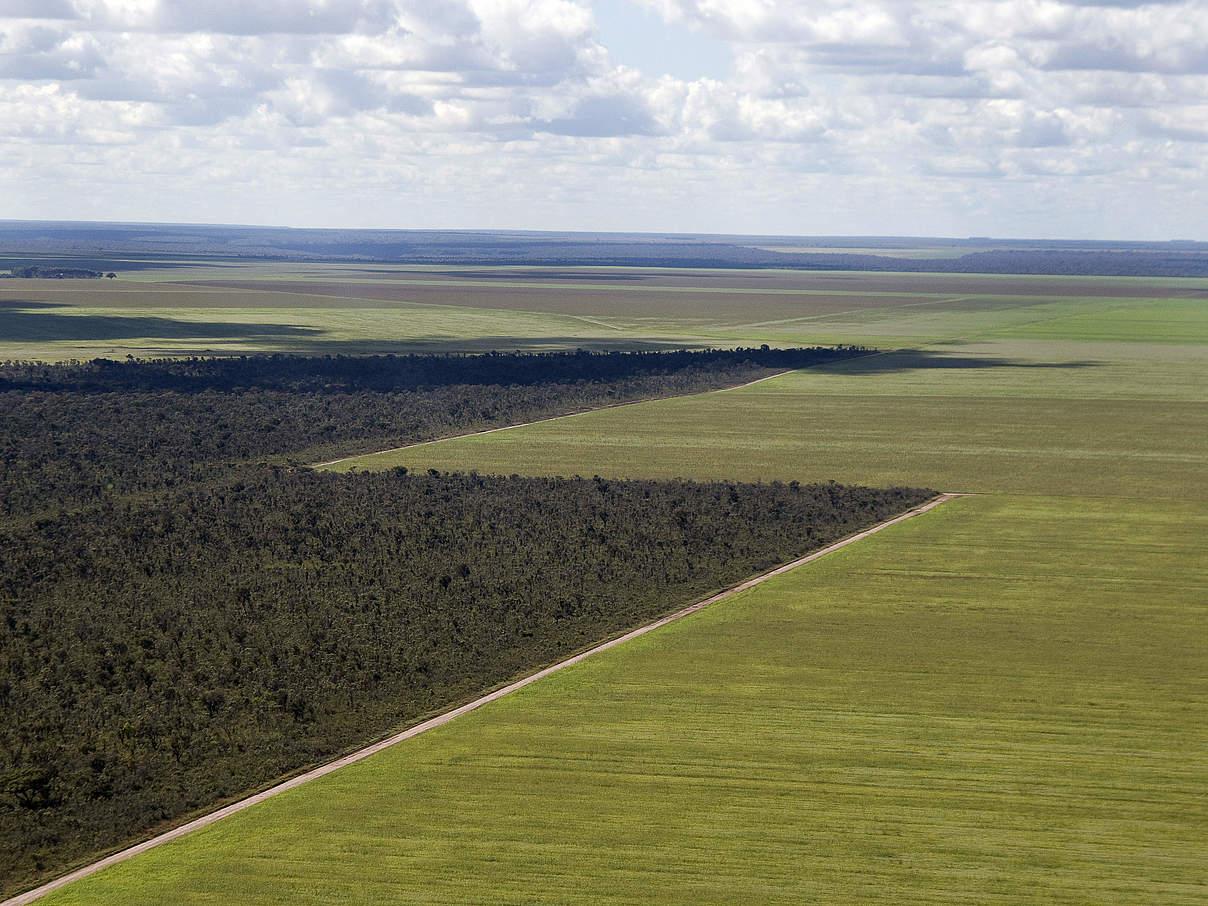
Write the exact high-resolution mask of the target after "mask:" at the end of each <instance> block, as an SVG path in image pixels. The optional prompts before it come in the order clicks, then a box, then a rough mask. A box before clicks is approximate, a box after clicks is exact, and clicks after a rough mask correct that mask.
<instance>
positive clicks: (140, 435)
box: [0, 347, 931, 892]
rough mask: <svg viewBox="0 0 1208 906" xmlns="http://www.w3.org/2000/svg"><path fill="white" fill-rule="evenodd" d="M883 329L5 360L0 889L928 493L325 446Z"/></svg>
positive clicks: (733, 369) (759, 371)
mask: <svg viewBox="0 0 1208 906" xmlns="http://www.w3.org/2000/svg"><path fill="white" fill-rule="evenodd" d="M867 352H868V350H864V349H855V348H843V349H790V350H776V349H768V348H767V347H763V348H760V349H740V350H707V351H697V352H684V351H679V352H669V353H603V354H593V353H587V352H579V353H564V354H531V355H521V354H515V355H513V354H506V355H505V354H490V355H482V356H377V357H361V358H357V357H323V358H304V357H297V356H259V357H255V356H253V357H242V358H220V359H219V358H194V359H184V360H169V359H164V360H155V361H138V360H129V361H125V362H113V361H107V360H103V359H98V360H94V361H91V362H69V363H65V364H59V365H46V364H41V363H12V362H10V363H5V364H3V365H0V615H2V618H0V892H11V891H15V890H18V889H20V888H22V887H24V886H27V885H28V884H29V883H30V882H32V881H33V880H35V879H37V878H39V877H43V876H46V875H48V874H54V873H55V872H56V871H61V870H63V869H64V868H66V867H67V866H69V865H71V864H72V863H73V862H75V861H78V860H80V859H83V858H86V857H88V856H90V855H92V854H95V853H97V852H100V851H103V850H104V849H106V848H108V847H112V846H114V845H116V844H118V843H120V842H122V841H124V840H128V839H130V838H131V837H133V836H137V835H139V834H142V833H146V832H148V831H149V830H151V829H152V828H154V827H155V826H157V825H158V824H161V823H162V822H170V821H172V820H174V819H177V818H180V817H182V816H185V815H187V814H190V813H191V812H194V811H197V810H204V809H205V808H206V807H208V806H212V805H214V804H215V803H217V802H219V801H221V800H223V799H224V798H227V797H235V796H239V795H241V794H243V793H246V792H248V791H250V790H253V789H255V788H257V787H260V786H263V785H265V784H268V783H270V782H272V781H273V780H274V779H276V778H278V777H280V776H282V775H283V774H287V773H289V772H292V771H296V770H300V769H302V768H304V767H306V766H308V765H312V764H314V763H316V762H321V761H323V760H326V759H329V758H331V757H333V756H335V755H337V754H338V753H340V752H342V751H346V750H348V749H350V748H355V747H356V746H358V745H360V744H363V743H365V742H366V741H368V740H370V739H372V738H375V737H378V736H381V735H384V734H385V733H387V732H388V731H390V730H391V729H393V728H397V727H398V726H399V725H401V724H406V723H408V722H411V721H415V720H417V719H419V718H421V717H422V716H423V715H425V714H428V713H431V712H433V711H434V710H438V709H440V708H442V707H443V706H447V705H450V704H452V703H454V702H457V701H459V700H462V699H466V698H469V697H472V696H473V695H474V694H475V693H477V692H480V691H481V690H483V689H485V688H488V687H490V686H492V685H494V684H497V683H500V682H503V681H505V680H508V679H510V678H512V677H514V676H516V675H517V674H518V673H523V672H524V671H527V670H531V669H534V668H536V667H538V666H540V665H543V664H546V663H548V662H550V661H552V660H555V659H557V658H559V657H561V656H563V655H566V654H569V653H571V652H574V651H576V650H579V649H582V648H585V647H589V646H590V645H591V644H593V643H595V642H597V641H599V640H600V639H602V638H605V637H607V636H609V635H610V634H613V633H616V632H619V631H622V630H624V629H626V628H628V627H631V626H632V625H634V624H635V623H638V622H640V621H643V620H646V619H648V618H650V617H653V616H655V615H657V614H661V613H664V612H667V611H670V610H672V609H674V608H676V607H678V606H682V605H683V604H685V603H687V602H688V601H690V600H692V599H694V598H696V597H700V596H702V595H704V594H706V593H708V592H710V591H712V590H714V589H717V588H720V587H724V586H727V585H729V584H733V583H735V582H737V581H740V580H741V579H743V578H745V577H746V576H749V575H751V574H752V573H755V572H757V571H760V570H763V569H765V568H767V567H770V566H772V565H774V564H778V563H781V562H784V561H786V560H789V559H792V558H794V557H797V556H799V555H801V554H802V553H803V552H805V551H807V550H809V549H811V548H814V547H817V546H820V545H823V544H825V543H827V542H828V541H831V540H834V539H836V538H838V537H841V536H844V535H847V534H849V533H851V532H853V531H855V530H857V529H859V528H861V527H863V526H866V525H869V524H871V523H874V522H877V521H880V520H881V519H883V518H885V517H886V516H888V515H890V514H891V513H896V512H900V511H902V510H904V509H907V508H908V507H910V506H911V505H914V504H917V503H919V502H921V501H923V500H925V499H927V498H928V497H929V496H931V495H930V492H927V491H921V490H913V489H901V488H896V489H890V490H872V489H868V488H849V487H841V486H839V485H834V484H829V485H809V486H803V485H799V484H797V483H796V482H793V483H791V484H788V485H781V484H771V485H762V484H761V485H749V484H745V485H744V484H732V483H722V484H693V483H690V482H683V481H671V482H652V481H609V480H605V479H601V478H598V477H597V478H592V479H584V478H580V477H573V478H557V479H538V478H521V477H519V476H511V477H488V476H480V475H476V474H469V475H463V474H441V473H438V472H435V471H432V472H428V473H423V474H418V475H416V474H407V473H406V470H405V469H402V468H399V469H396V470H394V471H391V472H388V473H384V474H382V473H375V474H351V475H337V474H330V473H324V472H316V471H314V470H312V469H311V468H309V466H308V465H307V464H308V463H313V462H315V461H317V460H318V459H319V458H321V457H322V456H324V455H331V456H334V455H341V454H343V455H347V454H350V453H356V452H360V451H364V450H366V449H374V448H376V447H380V446H391V445H400V444H403V443H407V442H415V441H421V440H427V439H432V438H435V437H440V436H444V435H448V434H452V433H460V432H464V431H470V430H477V429H481V428H483V427H490V426H495V425H501V424H508V423H512V422H515V421H521V420H528V419H532V418H538V417H542V416H547V415H555V414H561V413H565V412H573V411H577V410H580V409H583V408H588V407H592V406H598V405H607V404H610V403H615V402H622V401H625V400H633V399H642V398H647V397H654V396H665V395H671V394H677V393H687V392H697V391H702V390H707V389H712V388H716V387H722V386H731V385H734V384H738V383H742V382H745V381H748V380H753V379H755V378H758V377H762V376H766V375H768V374H773V373H775V372H777V371H780V370H784V369H785V368H793V367H803V366H808V365H811V364H818V363H822V362H828V361H834V360H837V359H840V358H844V357H848V356H854V355H861V354H866V353H867Z"/></svg>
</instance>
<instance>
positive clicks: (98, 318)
mask: <svg viewBox="0 0 1208 906" xmlns="http://www.w3.org/2000/svg"><path fill="white" fill-rule="evenodd" d="M47 309H50V310H47ZM64 310H65V309H64V306H61V305H52V304H50V303H46V302H26V301H15V302H0V340H4V341H7V342H10V343H14V342H15V343H46V342H56V341H86V340H122V339H132V338H136V337H138V338H151V339H162V340H191V339H198V340H204V339H222V340H251V341H256V340H262V339H271V338H281V337H293V338H304V337H313V336H316V335H318V334H322V333H323V331H322V330H320V329H318V328H314V327H297V326H294V325H291V324H257V323H250V322H240V321H181V320H177V319H175V318H158V317H146V316H133V317H131V316H126V315H72V314H59V313H58V312H62V311H64ZM68 310H69V309H68Z"/></svg>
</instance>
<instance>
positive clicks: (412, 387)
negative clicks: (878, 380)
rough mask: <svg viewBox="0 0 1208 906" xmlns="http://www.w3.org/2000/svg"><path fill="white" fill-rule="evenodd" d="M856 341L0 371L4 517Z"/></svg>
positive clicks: (739, 375) (718, 377) (724, 382)
mask: <svg viewBox="0 0 1208 906" xmlns="http://www.w3.org/2000/svg"><path fill="white" fill-rule="evenodd" d="M862 352H863V350H857V349H843V350H836V349H793V350H779V349H776V350H773V349H744V350H729V351H726V350H713V351H705V352H678V353H666V354H664V353H646V354H643V353H612V354H592V353H586V352H583V353H557V354H547V355H488V356H471V357H465V356H458V357H441V356H410V357H390V356H384V357H376V358H373V357H371V358H350V357H336V358H323V359H306V358H301V357H296V356H293V357H291V356H274V357H263V358H235V359H222V360H213V359H209V360H205V359H203V360H183V361H157V362H128V363H118V362H109V361H94V362H88V363H82V364H65V365H40V364H37V365H29V364H25V365H21V364H13V365H8V366H3V367H0V519H3V518H7V517H11V516H13V515H19V514H31V513H39V512H45V511H54V510H55V509H56V508H59V507H72V506H76V505H79V504H81V503H87V502H95V501H100V500H104V499H107V498H109V497H111V496H113V495H114V494H125V493H135V492H138V493H144V494H145V493H149V492H154V491H156V490H159V489H165V488H172V487H176V486H179V485H182V484H187V483H195V482H198V481H203V480H209V479H212V478H215V477H217V476H219V475H221V474H224V473H225V472H226V471H227V470H229V469H231V468H233V467H235V466H236V465H237V464H239V463H246V462H247V461H248V460H249V459H251V460H255V459H264V458H275V459H276V460H277V461H280V462H285V461H286V459H287V457H286V456H285V454H293V456H292V457H288V458H290V459H292V460H293V461H295V462H297V463H306V462H314V461H316V460H319V459H324V458H334V457H336V456H338V455H348V454H351V453H357V452H368V451H372V450H379V449H383V448H386V447H395V446H400V445H402V444H407V443H414V442H417V441H422V440H429V439H432V438H435V437H443V436H445V435H448V434H453V433H457V432H464V431H475V430H480V429H482V428H489V427H498V426H501V425H508V424H513V423H515V422H520V421H528V420H531V419H536V418H543V417H547V416H551V415H559V414H563V413H567V412H575V411H579V410H582V409H587V408H591V407H593V406H604V405H609V404H611V403H617V402H624V401H626V400H634V399H645V398H648V397H655V396H669V395H675V394H683V393H694V392H699V391H702V390H710V389H715V388H718V387H725V386H731V385H734V384H739V383H742V382H744V381H750V380H754V379H756V378H759V377H763V376H765V375H768V374H774V373H775V372H777V371H781V370H784V369H785V368H792V367H802V366H805V365H810V364H815V363H820V362H827V361H835V360H838V359H842V358H846V357H851V356H854V355H858V354H861V353H862Z"/></svg>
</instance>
